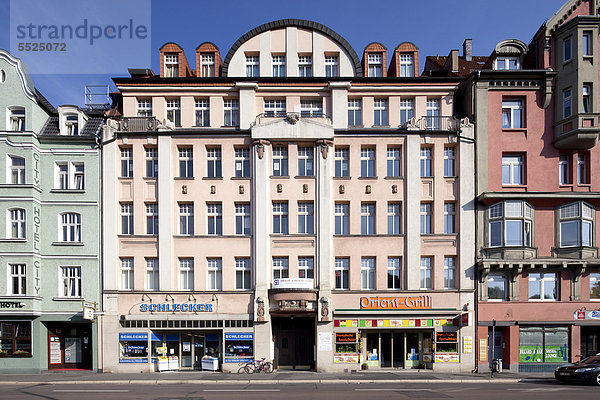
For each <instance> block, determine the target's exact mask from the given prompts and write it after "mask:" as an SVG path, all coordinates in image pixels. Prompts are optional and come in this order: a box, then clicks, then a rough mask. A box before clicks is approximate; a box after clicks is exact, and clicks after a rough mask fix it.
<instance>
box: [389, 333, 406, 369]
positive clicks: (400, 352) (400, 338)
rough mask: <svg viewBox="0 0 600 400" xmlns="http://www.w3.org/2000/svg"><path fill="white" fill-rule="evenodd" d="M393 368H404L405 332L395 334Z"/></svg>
mask: <svg viewBox="0 0 600 400" xmlns="http://www.w3.org/2000/svg"><path fill="white" fill-rule="evenodd" d="M393 341H394V343H393V351H392V367H394V368H404V332H394V335H393Z"/></svg>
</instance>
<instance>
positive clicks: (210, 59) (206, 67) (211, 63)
mask: <svg viewBox="0 0 600 400" xmlns="http://www.w3.org/2000/svg"><path fill="white" fill-rule="evenodd" d="M200 76H201V77H203V78H211V77H214V76H216V75H215V55H214V54H212V53H204V54H200Z"/></svg>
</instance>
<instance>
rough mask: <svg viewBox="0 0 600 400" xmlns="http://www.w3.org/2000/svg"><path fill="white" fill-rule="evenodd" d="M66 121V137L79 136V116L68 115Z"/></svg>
mask: <svg viewBox="0 0 600 400" xmlns="http://www.w3.org/2000/svg"><path fill="white" fill-rule="evenodd" d="M64 121H65V133H66V135H67V136H79V116H78V115H77V114H67V115H65V119H64Z"/></svg>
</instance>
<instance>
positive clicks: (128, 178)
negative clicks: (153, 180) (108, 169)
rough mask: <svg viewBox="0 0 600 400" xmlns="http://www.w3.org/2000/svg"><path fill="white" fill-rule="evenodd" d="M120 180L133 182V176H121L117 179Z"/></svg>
mask: <svg viewBox="0 0 600 400" xmlns="http://www.w3.org/2000/svg"><path fill="white" fill-rule="evenodd" d="M117 179H118V180H120V181H121V180H123V181H132V180H133V176H119V177H117Z"/></svg>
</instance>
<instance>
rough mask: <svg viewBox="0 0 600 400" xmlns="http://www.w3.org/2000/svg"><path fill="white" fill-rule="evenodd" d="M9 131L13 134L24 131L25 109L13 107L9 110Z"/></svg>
mask: <svg viewBox="0 0 600 400" xmlns="http://www.w3.org/2000/svg"><path fill="white" fill-rule="evenodd" d="M10 130H11V131H13V132H23V131H25V109H24V108H22V107H15V108H11V109H10Z"/></svg>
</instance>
